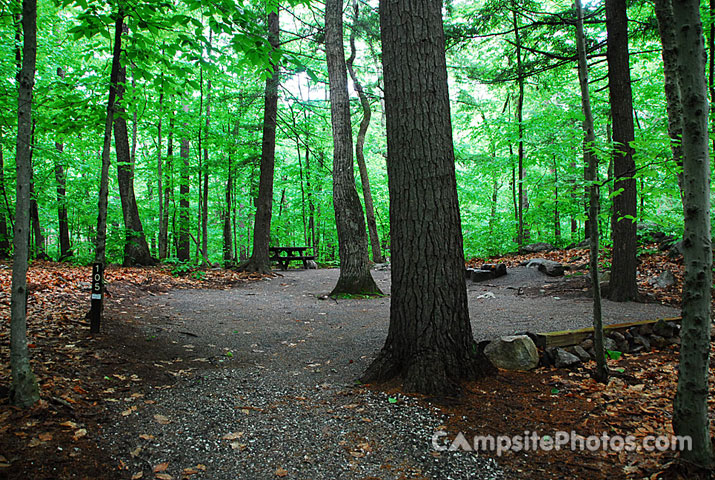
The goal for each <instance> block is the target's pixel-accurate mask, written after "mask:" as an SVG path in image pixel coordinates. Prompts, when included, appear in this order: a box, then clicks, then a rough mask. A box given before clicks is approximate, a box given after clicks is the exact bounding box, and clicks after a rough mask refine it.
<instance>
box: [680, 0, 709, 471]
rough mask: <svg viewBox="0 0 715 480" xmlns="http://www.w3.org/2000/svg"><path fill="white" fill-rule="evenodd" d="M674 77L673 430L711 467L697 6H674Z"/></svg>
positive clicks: (705, 171)
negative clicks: (676, 269)
mask: <svg viewBox="0 0 715 480" xmlns="http://www.w3.org/2000/svg"><path fill="white" fill-rule="evenodd" d="M674 7H676V8H673V14H674V26H675V32H676V47H677V52H678V73H679V81H680V91H681V100H682V111H683V145H682V148H683V190H684V194H685V195H684V199H685V205H684V211H685V232H684V234H683V263H684V264H685V284H684V285H683V312H682V315H683V321H682V330H681V339H682V343H681V346H680V369H679V376H678V389H677V393H676V395H675V402H674V406H673V430H674V431H675V433H676V435H687V436H690V438H691V439H692V449H690V450H683V451H682V452H681V455H682V458H683V459H685V460H687V461H688V462H690V463H693V464H695V465H698V466H700V467H704V468H707V469H709V468H712V466H713V457H712V446H711V441H710V420H709V417H708V374H709V365H710V360H709V355H710V328H711V317H710V302H711V300H712V292H711V288H712V244H711V242H712V237H711V225H710V159H709V151H708V142H709V139H708V112H709V105H708V101H707V94H708V91H707V84H706V82H705V48H704V45H703V26H702V22H701V20H700V10H699V8H700V2H698V1H696V0H682V1H678V2H677V5H674Z"/></svg>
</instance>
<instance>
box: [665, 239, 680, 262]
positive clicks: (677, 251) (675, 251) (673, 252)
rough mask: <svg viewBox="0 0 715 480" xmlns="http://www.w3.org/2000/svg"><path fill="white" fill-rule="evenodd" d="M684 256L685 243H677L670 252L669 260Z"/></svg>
mask: <svg viewBox="0 0 715 480" xmlns="http://www.w3.org/2000/svg"><path fill="white" fill-rule="evenodd" d="M682 254H683V241H682V240H681V241H679V242H675V243H674V244H673V245H672V246H671V247H670V249H669V250H668V257H669V258H676V257H679V256H681V255H682Z"/></svg>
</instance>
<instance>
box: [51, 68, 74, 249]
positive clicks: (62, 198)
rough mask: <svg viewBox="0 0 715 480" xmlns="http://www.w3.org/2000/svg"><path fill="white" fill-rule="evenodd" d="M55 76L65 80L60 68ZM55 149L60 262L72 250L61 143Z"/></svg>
mask: <svg viewBox="0 0 715 480" xmlns="http://www.w3.org/2000/svg"><path fill="white" fill-rule="evenodd" d="M57 76H58V77H60V78H65V72H64V70H62V68H61V67H57ZM55 148H56V149H57V154H58V155H57V156H58V159H57V160H56V161H55V181H56V182H57V226H58V233H59V237H60V238H59V240H60V256H59V261H60V262H61V261H64V260H67V259H68V258H69V257H71V256H72V250H71V249H70V248H71V247H70V229H69V222H68V219H67V197H66V185H67V176H66V173H65V169H64V166H63V165H62V153H63V152H64V145H63V144H62V143H61V142H55Z"/></svg>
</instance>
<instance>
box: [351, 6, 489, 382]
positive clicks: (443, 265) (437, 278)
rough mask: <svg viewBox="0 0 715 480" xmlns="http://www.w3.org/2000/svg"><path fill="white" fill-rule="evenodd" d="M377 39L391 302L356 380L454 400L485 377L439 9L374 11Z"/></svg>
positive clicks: (383, 8) (385, 8) (486, 366)
mask: <svg viewBox="0 0 715 480" xmlns="http://www.w3.org/2000/svg"><path fill="white" fill-rule="evenodd" d="M380 31H381V35H382V45H383V60H382V61H383V68H384V78H385V104H386V109H387V112H386V113H387V173H388V180H389V191H390V225H391V236H390V237H391V242H392V253H393V255H392V300H391V305H390V327H389V331H388V335H387V340H386V342H385V346H384V347H383V348H382V351H381V352H380V353H379V354H378V357H377V358H376V359H375V360H374V362H373V363H372V365H370V367H369V368H368V370H367V371H366V372H365V374H364V375H363V377H362V379H363V381H368V382H369V381H376V380H387V379H390V378H393V377H402V378H403V379H404V385H405V389H406V390H408V391H418V392H422V393H427V394H445V393H449V394H454V393H455V392H456V391H458V390H459V382H460V381H461V380H465V379H474V378H477V377H479V376H481V375H485V374H488V373H491V372H492V371H493V367H492V366H491V364H490V363H489V360H488V359H487V358H486V357H485V356H484V354H483V353H481V352H480V350H479V349H478V348H477V345H476V343H475V342H474V339H473V337H472V327H471V324H470V323H469V309H468V308H467V288H466V283H465V279H464V250H463V246H462V232H461V223H460V217H459V203H458V199H457V181H456V175H455V166H454V147H453V143H452V126H451V119H450V108H449V92H448V87H447V65H446V60H445V44H444V30H443V23H442V2H439V1H437V2H435V1H433V0H395V1H390V2H381V3H380Z"/></svg>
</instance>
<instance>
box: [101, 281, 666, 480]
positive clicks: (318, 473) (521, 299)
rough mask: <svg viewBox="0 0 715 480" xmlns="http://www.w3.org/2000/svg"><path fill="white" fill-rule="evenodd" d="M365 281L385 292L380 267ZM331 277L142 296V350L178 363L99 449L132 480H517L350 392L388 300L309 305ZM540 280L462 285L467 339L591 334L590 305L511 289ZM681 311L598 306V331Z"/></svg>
mask: <svg viewBox="0 0 715 480" xmlns="http://www.w3.org/2000/svg"><path fill="white" fill-rule="evenodd" d="M373 273H374V276H375V279H376V281H377V282H378V285H379V286H380V287H381V288H382V289H383V291H384V292H385V293H388V292H389V279H390V277H389V271H386V270H383V271H374V272H373ZM337 277H338V271H337V270H317V271H316V270H308V271H305V270H295V271H288V272H283V276H281V277H277V278H274V279H271V280H265V281H261V282H257V283H252V284H249V285H247V286H245V287H240V288H234V289H230V290H189V291H172V292H170V293H169V294H167V295H162V296H154V297H147V298H145V299H142V300H141V303H142V305H143V307H144V308H145V309H146V311H147V312H148V313H147V315H146V317H145V318H143V319H141V321H140V328H142V329H143V330H144V331H145V334H146V336H147V340H148V342H147V346H148V348H163V347H162V345H170V347H171V348H174V349H176V350H177V351H178V352H179V354H178V355H176V357H175V358H174V359H173V360H172V361H163V362H161V363H160V364H156V365H155V367H156V368H161V369H165V370H166V382H165V384H164V385H161V384H159V385H154V386H148V387H147V388H146V389H145V391H144V393H143V394H135V395H134V396H129V397H126V398H118V399H117V400H118V401H117V402H115V403H109V404H108V408H109V409H110V410H111V415H112V417H111V418H115V419H116V421H115V422H114V423H112V424H109V425H105V428H104V434H103V438H102V442H104V443H106V444H107V445H108V447H109V449H110V451H113V452H116V456H117V461H121V462H123V463H124V464H125V465H126V466H127V467H128V472H129V473H130V474H138V473H139V472H142V474H143V477H142V478H153V476H154V473H152V468H153V467H155V466H156V465H159V464H161V463H163V462H169V465H168V467H167V469H166V471H165V474H168V475H171V476H172V477H173V478H175V479H178V478H182V471H184V469H187V468H188V469H193V470H187V471H186V472H189V473H191V475H190V478H202V479H203V478H206V479H216V480H222V479H236V478H240V479H275V478H281V477H284V478H292V479H316V480H321V479H325V480H333V479H385V480H387V479H398V478H432V479H455V480H457V479H465V480H466V479H502V478H518V477H519V476H520V475H519V476H517V475H512V474H510V473H509V472H505V471H503V470H502V469H501V468H500V467H499V466H498V465H497V464H495V463H494V461H493V460H490V459H487V458H485V457H481V456H478V455H476V454H471V453H465V452H461V451H460V452H443V453H441V454H436V452H434V451H433V449H432V444H431V439H432V435H433V433H434V432H435V431H436V429H437V428H438V427H439V426H440V425H443V424H444V422H445V420H446V419H445V418H444V417H443V416H442V415H441V414H439V413H438V412H436V411H435V410H434V409H433V408H431V407H430V405H429V404H425V403H424V402H423V403H421V404H418V402H417V401H416V400H414V399H412V398H406V397H402V396H399V395H392V396H391V395H389V394H386V393H379V392H377V393H376V392H372V391H370V390H367V389H365V388H363V387H360V386H357V385H356V384H355V379H356V378H357V377H358V376H359V375H360V374H361V373H362V372H363V371H364V370H365V368H366V367H367V366H368V364H369V362H370V360H371V359H372V357H373V356H374V354H375V353H376V352H377V350H378V349H379V348H380V347H381V346H382V343H383V342H384V339H385V337H386V334H387V327H388V322H389V298H376V299H365V300H339V301H335V300H321V299H319V297H320V296H323V295H325V294H327V293H328V292H329V291H330V289H331V288H332V286H333V285H334V284H335V282H336V280H337ZM545 279H546V277H544V276H543V275H542V274H540V273H538V272H536V271H534V270H528V269H523V268H520V269H512V270H510V274H509V275H508V276H507V277H503V278H501V279H498V280H495V281H493V282H491V283H490V284H489V285H484V284H473V283H471V282H468V284H469V299H470V311H471V318H472V324H473V329H474V332H475V336H476V337H477V339H484V338H489V337H494V336H497V335H502V334H510V333H514V332H517V331H525V330H530V331H551V330H562V329H566V328H578V327H584V326H588V325H589V324H590V322H591V319H590V309H591V301H590V299H568V300H567V299H557V298H553V297H544V296H537V297H527V296H525V295H523V294H520V292H521V291H522V290H520V288H522V289H523V287H527V286H531V287H533V286H535V285H536V286H538V285H539V284H540V283H542V282H544V281H545ZM485 294H487V295H486V297H485V298H478V297H480V296H483V295H485ZM492 295H493V297H492ZM678 314H679V312H678V311H677V310H675V309H672V308H668V307H663V306H660V305H654V304H617V305H616V304H612V303H610V302H604V321H605V322H606V323H613V322H622V321H631V320H637V319H645V318H656V317H668V316H676V315H678ZM152 346H155V347H152ZM137 373H138V374H139V375H140V376H141V373H142V372H137ZM133 407H134V408H133ZM194 471H196V472H198V473H195V474H194V473H193V472H194Z"/></svg>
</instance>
